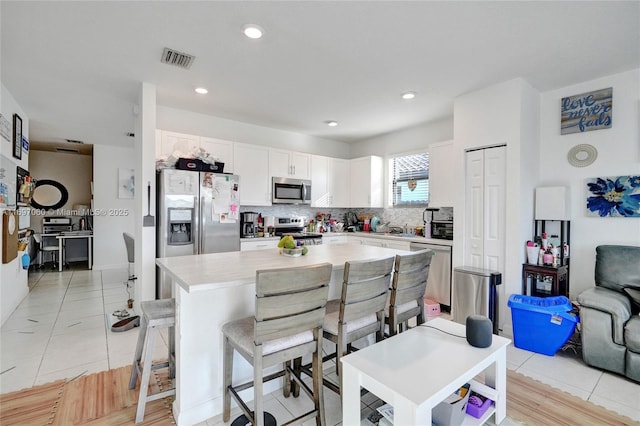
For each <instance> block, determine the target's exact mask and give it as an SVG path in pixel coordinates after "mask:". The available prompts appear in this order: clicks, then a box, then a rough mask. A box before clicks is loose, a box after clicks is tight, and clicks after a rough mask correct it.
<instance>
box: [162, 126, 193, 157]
mask: <svg viewBox="0 0 640 426" xmlns="http://www.w3.org/2000/svg"><path fill="white" fill-rule="evenodd" d="M199 147H200V136H194V135H186V134H183V133H175V132H167V131H165V130H161V131H160V151H157V152H156V157H159V156H169V155H171V154H173V153H174V152H175V151H178V152H182V153H189V152H193V151H195V150H196V149H198V148H199Z"/></svg>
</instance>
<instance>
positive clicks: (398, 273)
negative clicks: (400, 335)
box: [385, 249, 433, 336]
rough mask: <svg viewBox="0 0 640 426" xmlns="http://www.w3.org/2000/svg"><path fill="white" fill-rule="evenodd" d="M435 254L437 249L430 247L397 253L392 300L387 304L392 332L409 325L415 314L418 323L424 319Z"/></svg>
mask: <svg viewBox="0 0 640 426" xmlns="http://www.w3.org/2000/svg"><path fill="white" fill-rule="evenodd" d="M432 257H433V251H432V250H429V249H427V250H421V251H417V252H413V253H410V254H404V255H400V254H398V255H396V261H395V266H394V268H393V269H394V271H393V281H392V282H391V291H390V292H389V301H388V303H387V307H386V308H385V323H387V324H388V325H389V336H393V335H395V334H396V333H397V332H398V331H400V332H402V331H404V329H406V328H408V325H409V324H408V322H409V319H411V318H414V317H415V318H416V321H417V324H418V325H420V324H422V323H424V321H425V313H424V293H425V291H426V289H427V278H428V277H429V267H430V265H431V258H432Z"/></svg>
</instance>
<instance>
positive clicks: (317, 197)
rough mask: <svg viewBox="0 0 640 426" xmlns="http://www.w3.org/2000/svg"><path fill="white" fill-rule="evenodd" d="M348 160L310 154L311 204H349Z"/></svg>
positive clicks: (322, 205) (335, 205)
mask: <svg viewBox="0 0 640 426" xmlns="http://www.w3.org/2000/svg"><path fill="white" fill-rule="evenodd" d="M349 181H350V176H349V160H343V159H341V158H331V157H324V156H321V155H312V156H311V205H312V206H314V207H349V206H350V199H349V196H350V191H349V190H350V185H349Z"/></svg>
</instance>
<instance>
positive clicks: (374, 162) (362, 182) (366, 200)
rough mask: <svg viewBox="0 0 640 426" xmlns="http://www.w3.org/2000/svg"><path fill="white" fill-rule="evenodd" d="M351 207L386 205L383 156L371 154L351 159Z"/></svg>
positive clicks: (379, 206)
mask: <svg viewBox="0 0 640 426" xmlns="http://www.w3.org/2000/svg"><path fill="white" fill-rule="evenodd" d="M349 167H350V176H351V178H350V181H351V205H350V207H366V208H372V207H378V208H382V207H384V205H383V204H384V200H383V198H384V182H383V181H384V167H383V160H382V157H376V156H369V157H362V158H356V159H353V160H351V162H350V164H349Z"/></svg>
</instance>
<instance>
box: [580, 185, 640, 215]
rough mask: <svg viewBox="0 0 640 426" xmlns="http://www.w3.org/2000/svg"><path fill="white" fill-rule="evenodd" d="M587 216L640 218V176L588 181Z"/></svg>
mask: <svg viewBox="0 0 640 426" xmlns="http://www.w3.org/2000/svg"><path fill="white" fill-rule="evenodd" d="M587 188H588V190H589V193H588V197H587V215H589V216H600V217H605V216H611V217H640V175H636V176H616V177H605V178H595V179H590V180H589V181H587Z"/></svg>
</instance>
